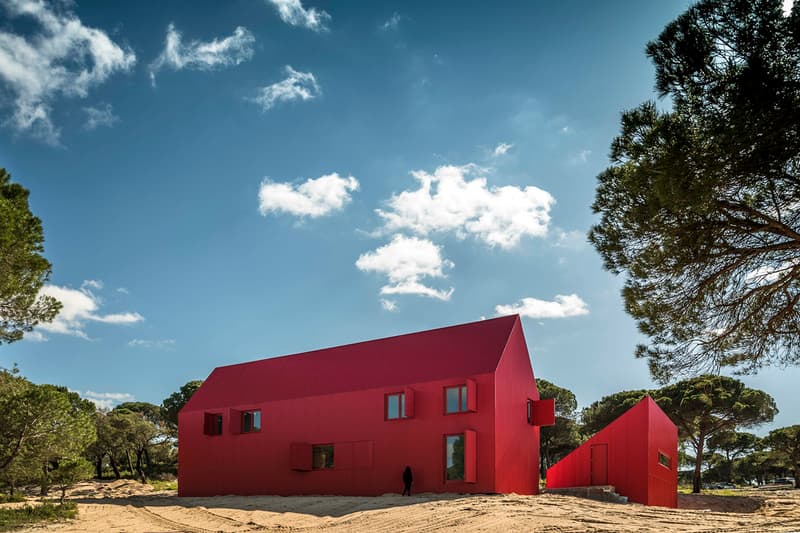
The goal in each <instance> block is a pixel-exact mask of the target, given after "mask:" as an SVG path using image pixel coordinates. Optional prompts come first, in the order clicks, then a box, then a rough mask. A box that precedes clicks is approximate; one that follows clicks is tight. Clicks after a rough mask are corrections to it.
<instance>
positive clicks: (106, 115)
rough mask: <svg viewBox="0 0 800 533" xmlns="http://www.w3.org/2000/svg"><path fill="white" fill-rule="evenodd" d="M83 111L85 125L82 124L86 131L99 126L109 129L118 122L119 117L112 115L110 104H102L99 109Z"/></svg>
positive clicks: (93, 108)
mask: <svg viewBox="0 0 800 533" xmlns="http://www.w3.org/2000/svg"><path fill="white" fill-rule="evenodd" d="M83 110H84V111H85V112H86V124H84V128H86V129H87V130H93V129H96V128H98V127H100V126H107V127H109V128H110V127H111V126H113V125H114V124H115V123H116V122H119V117H118V116H117V115H115V114H114V109H113V108H112V107H111V104H102V105H101V106H99V107H92V106H89V107H84V108H83Z"/></svg>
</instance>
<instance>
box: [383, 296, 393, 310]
mask: <svg viewBox="0 0 800 533" xmlns="http://www.w3.org/2000/svg"><path fill="white" fill-rule="evenodd" d="M381 307H383V308H384V309H385V310H386V311H396V310H397V302H395V301H394V300H387V299H385V298H381Z"/></svg>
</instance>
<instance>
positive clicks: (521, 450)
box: [495, 321, 539, 494]
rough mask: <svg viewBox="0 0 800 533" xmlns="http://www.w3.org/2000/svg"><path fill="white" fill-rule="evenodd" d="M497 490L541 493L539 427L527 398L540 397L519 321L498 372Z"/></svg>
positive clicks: (496, 377) (496, 426)
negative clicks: (532, 418) (532, 422)
mask: <svg viewBox="0 0 800 533" xmlns="http://www.w3.org/2000/svg"><path fill="white" fill-rule="evenodd" d="M495 383H496V386H495V401H496V406H497V414H496V415H495V450H496V455H495V472H496V477H495V492H500V493H510V492H515V493H517V494H538V493H539V427H538V426H532V425H530V424H528V411H527V407H528V406H527V401H528V399H531V400H538V399H539V393H538V392H537V390H536V382H535V381H534V378H533V370H532V368H531V360H530V356H529V355H528V348H527V345H526V343H525V336H524V334H523V333H522V324H521V323H520V322H519V321H517V323H516V324H515V325H514V329H513V330H512V333H511V336H510V337H509V341H508V344H506V348H505V351H504V352H503V357H502V359H501V360H500V363H499V364H498V366H497V372H495Z"/></svg>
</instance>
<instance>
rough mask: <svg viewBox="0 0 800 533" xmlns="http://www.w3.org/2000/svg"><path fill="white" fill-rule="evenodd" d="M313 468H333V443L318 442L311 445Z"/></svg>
mask: <svg viewBox="0 0 800 533" xmlns="http://www.w3.org/2000/svg"><path fill="white" fill-rule="evenodd" d="M311 468H312V470H330V469H332V468H333V444H316V445H314V446H312V447H311Z"/></svg>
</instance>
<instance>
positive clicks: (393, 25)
mask: <svg viewBox="0 0 800 533" xmlns="http://www.w3.org/2000/svg"><path fill="white" fill-rule="evenodd" d="M403 18H404V17H403V16H402V15H400V13H398V12H397V11H395V12H394V13H392V16H391V17H389V19H388V20H387V21H386V22H384V23H383V24H381V25H380V26H378V27H379V28H380V29H381V30H383V31H395V30H396V29H397V28H398V27H400V21H401V20H403Z"/></svg>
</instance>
